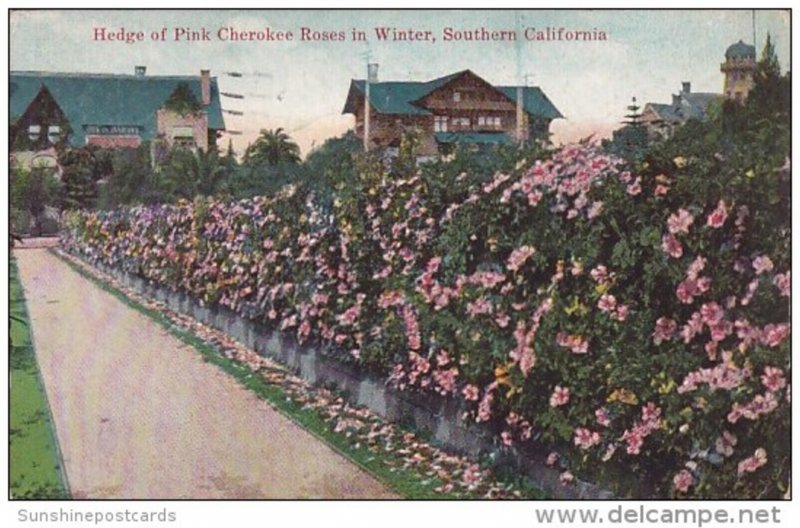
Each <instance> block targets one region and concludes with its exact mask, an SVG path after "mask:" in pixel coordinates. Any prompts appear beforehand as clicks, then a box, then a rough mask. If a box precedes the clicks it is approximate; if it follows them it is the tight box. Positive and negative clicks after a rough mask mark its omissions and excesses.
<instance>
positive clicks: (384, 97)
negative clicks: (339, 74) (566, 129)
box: [342, 70, 563, 119]
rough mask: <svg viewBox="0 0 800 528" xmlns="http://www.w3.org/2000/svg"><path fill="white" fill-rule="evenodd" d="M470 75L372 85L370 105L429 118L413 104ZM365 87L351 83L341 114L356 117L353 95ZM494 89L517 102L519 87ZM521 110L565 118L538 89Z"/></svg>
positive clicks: (526, 93) (528, 92) (528, 93)
mask: <svg viewBox="0 0 800 528" xmlns="http://www.w3.org/2000/svg"><path fill="white" fill-rule="evenodd" d="M467 71H469V70H463V71H459V72H455V73H451V74H450V75H445V76H444V77H438V78H436V79H433V80H432V81H428V82H405V81H392V82H377V83H371V84H370V87H369V89H370V92H369V99H370V103H371V104H372V107H373V108H374V109H375V111H377V112H380V113H382V114H404V115H430V114H431V112H430V111H428V110H427V109H425V108H423V107H421V106H418V105H416V104H414V102H415V101H418V100H420V99H422V98H423V97H425V96H426V95H428V94H429V93H431V92H432V91H434V90H436V89H437V88H439V87H441V86H444V85H445V84H447V83H448V82H450V81H451V80H453V79H455V78H456V77H458V76H460V75H462V74H464V73H465V72H467ZM364 83H365V81H364V80H363V79H353V80H352V81H351V83H350V91H349V92H348V94H347V101H346V102H345V105H344V110H343V111H342V113H344V114H352V113H355V98H354V97H353V95H354V93H358V94H363V93H364ZM495 88H496V89H498V90H499V91H501V92H502V93H503V95H505V96H506V97H508V98H509V99H511V100H512V101H515V102H516V100H517V87H516V86H496V87H495ZM522 106H523V108H524V109H525V111H526V112H528V113H529V114H531V115H533V116H536V117H542V118H545V119H556V118H560V117H563V116H562V115H561V112H559V111H558V109H557V108H556V107H555V105H553V103H552V102H550V99H548V98H547V96H546V95H545V94H544V92H543V91H542V90H541V89H540V88H538V87H536V86H528V87H525V88H524V89H523V104H522Z"/></svg>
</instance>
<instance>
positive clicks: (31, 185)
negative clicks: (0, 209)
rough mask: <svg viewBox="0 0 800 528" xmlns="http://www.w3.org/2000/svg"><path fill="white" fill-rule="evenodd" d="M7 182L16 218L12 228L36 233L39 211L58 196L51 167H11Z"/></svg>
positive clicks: (49, 204) (40, 223)
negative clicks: (9, 180)
mask: <svg viewBox="0 0 800 528" xmlns="http://www.w3.org/2000/svg"><path fill="white" fill-rule="evenodd" d="M10 184H11V185H10V198H11V210H12V217H16V220H17V221H16V222H15V223H16V225H14V229H15V230H18V231H19V232H25V231H28V230H29V231H30V233H31V234H34V235H38V234H39V233H40V232H41V227H42V223H43V222H42V215H44V213H45V210H46V208H47V207H48V206H52V205H55V203H56V199H57V197H58V190H59V183H58V180H57V179H56V177H55V175H54V174H53V171H52V169H50V168H46V167H34V168H32V169H31V170H26V169H23V168H21V167H14V168H13V170H12V171H11V182H10Z"/></svg>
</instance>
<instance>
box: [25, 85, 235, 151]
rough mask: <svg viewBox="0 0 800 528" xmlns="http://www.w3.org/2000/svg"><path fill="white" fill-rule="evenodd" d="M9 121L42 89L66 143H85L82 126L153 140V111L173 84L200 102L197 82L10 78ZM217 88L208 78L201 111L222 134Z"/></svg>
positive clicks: (154, 112) (167, 94)
mask: <svg viewBox="0 0 800 528" xmlns="http://www.w3.org/2000/svg"><path fill="white" fill-rule="evenodd" d="M10 77H11V78H10V85H9V118H10V120H11V121H12V122H13V121H15V120H16V119H17V118H19V117H20V116H21V115H22V114H23V113H24V112H25V110H26V109H27V108H28V105H30V104H31V102H32V101H33V99H34V97H36V95H37V94H38V93H39V90H41V88H42V86H46V87H47V89H48V91H49V92H50V94H51V95H52V96H53V98H54V99H55V100H56V102H57V103H58V106H59V107H60V108H61V110H62V111H63V112H64V115H65V116H66V118H67V120H68V121H69V123H70V126H71V127H72V135H71V136H70V142H71V143H72V144H73V145H75V146H80V145H84V144H85V143H86V138H85V129H84V126H86V125H120V126H137V127H140V129H141V132H140V134H141V136H142V138H143V139H152V138H153V137H155V135H156V110H157V109H158V108H160V107H161V106H162V105H163V104H164V102H165V101H166V100H167V98H168V97H169V96H170V95H171V94H172V92H173V91H174V90H175V87H176V86H178V84H179V83H182V82H183V83H186V84H188V85H189V88H191V90H192V93H193V94H194V96H195V97H196V98H197V100H198V101H201V92H200V77H199V76H150V75H141V76H139V75H109V74H90V73H49V72H11V75H10ZM219 97H220V96H219V88H218V87H217V79H216V77H212V78H211V104H210V105H208V106H207V107H205V111H206V112H207V114H208V126H209V128H211V129H216V130H223V129H224V128H225V122H224V121H223V118H222V108H221V105H220V98H219Z"/></svg>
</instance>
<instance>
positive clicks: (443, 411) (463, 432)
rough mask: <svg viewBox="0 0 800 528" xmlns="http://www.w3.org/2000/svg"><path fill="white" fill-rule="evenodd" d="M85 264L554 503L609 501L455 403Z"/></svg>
mask: <svg viewBox="0 0 800 528" xmlns="http://www.w3.org/2000/svg"><path fill="white" fill-rule="evenodd" d="M79 257H80V256H79ZM90 264H91V263H90ZM91 265H93V266H94V267H96V268H98V269H100V270H101V271H103V272H104V273H107V274H109V275H111V276H113V277H114V278H115V279H117V280H118V281H119V282H120V283H122V284H124V285H125V286H127V287H128V288H131V289H133V290H134V291H136V292H138V293H140V294H142V295H145V296H146V297H149V298H151V299H156V300H158V301H160V302H163V303H164V304H166V305H167V306H168V307H169V308H170V309H171V310H173V311H175V312H179V313H182V314H184V315H187V316H190V317H192V318H194V319H196V320H197V321H199V322H201V323H203V324H205V325H208V326H211V327H213V328H216V329H217V330H220V331H222V332H225V333H226V334H228V335H229V336H231V337H232V338H234V339H236V340H237V341H239V342H240V343H242V344H244V345H245V346H247V347H248V348H251V349H253V350H255V351H256V352H258V353H259V354H261V355H262V356H264V357H269V358H271V359H274V360H276V361H277V362H279V363H281V364H282V365H284V366H286V367H289V368H291V369H292V370H293V371H294V372H296V373H297V374H298V375H299V376H300V377H301V378H303V379H304V380H306V381H308V382H310V383H314V384H320V383H333V384H335V385H336V386H337V388H339V389H340V390H342V391H344V392H345V393H346V395H347V397H348V398H349V400H350V402H351V403H353V404H357V405H363V406H366V407H368V408H370V409H371V410H372V411H374V412H376V413H377V414H379V415H380V416H382V417H384V418H385V419H387V420H389V421H392V422H398V423H401V424H404V425H409V426H411V427H413V428H414V429H416V430H417V431H420V432H423V433H426V434H429V435H430V437H431V438H432V439H433V440H434V441H435V443H437V444H439V445H442V446H444V447H447V448H449V449H453V450H455V451H458V452H461V453H466V454H469V455H473V456H475V455H489V456H491V457H492V458H494V459H495V460H496V461H497V462H498V463H500V464H503V465H511V466H513V467H515V468H516V470H517V471H519V472H522V473H524V474H526V475H527V476H528V477H529V478H531V480H532V481H533V482H535V483H536V484H537V485H538V486H540V487H542V488H543V489H545V490H547V491H548V493H549V494H550V495H551V496H553V497H555V498H559V499H577V498H580V499H610V498H613V495H612V494H611V493H610V492H608V491H605V490H603V489H601V488H599V487H598V486H596V485H594V484H590V483H586V482H578V481H576V482H575V484H573V485H569V486H564V485H561V484H560V483H559V474H560V473H559V472H558V471H557V470H555V469H553V468H549V467H546V466H545V465H544V464H543V460H544V457H545V456H546V453H542V452H540V451H536V450H533V449H531V450H528V449H525V450H522V449H519V450H513V451H512V452H509V450H501V449H499V448H498V446H497V445H496V442H495V438H496V437H495V435H494V434H493V433H492V432H491V431H490V430H489V429H488V428H487V427H485V426H482V425H480V424H469V425H468V424H466V423H464V422H463V421H462V420H461V415H462V414H463V412H464V411H465V408H464V407H463V406H462V405H461V403H460V401H458V400H455V399H453V398H443V397H440V396H438V395H434V394H419V393H412V392H404V391H398V390H395V389H393V388H391V387H388V386H387V385H386V384H385V383H384V382H383V380H382V379H381V378H378V377H376V376H374V375H370V374H365V373H364V372H361V371H358V370H356V369H354V368H352V367H350V366H348V365H345V364H343V363H341V362H338V361H336V360H334V359H332V358H330V357H326V356H325V355H324V354H322V353H320V350H321V345H319V344H311V345H301V344H299V343H298V342H297V340H296V339H294V337H293V336H291V335H288V334H285V333H282V332H280V331H277V330H272V329H269V328H267V327H265V326H264V325H262V324H260V323H257V322H255V321H251V320H247V319H244V318H243V317H241V316H240V315H238V314H236V313H235V312H233V311H232V310H229V309H227V308H225V307H219V306H215V307H208V306H203V305H202V304H200V302H199V301H198V300H197V299H195V298H193V297H191V296H190V295H188V294H186V293H183V292H175V291H172V290H170V289H169V288H166V287H163V286H160V285H158V284H156V283H153V282H149V281H147V280H145V279H143V278H141V277H138V276H136V275H133V274H131V273H127V272H125V271H122V270H119V269H116V268H112V267H109V266H105V265H98V264H91Z"/></svg>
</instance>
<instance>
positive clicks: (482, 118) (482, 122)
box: [478, 116, 486, 126]
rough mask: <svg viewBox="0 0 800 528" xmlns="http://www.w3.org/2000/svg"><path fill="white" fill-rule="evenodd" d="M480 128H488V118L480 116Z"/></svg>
mask: <svg viewBox="0 0 800 528" xmlns="http://www.w3.org/2000/svg"><path fill="white" fill-rule="evenodd" d="M478 126H486V118H485V117H484V116H478Z"/></svg>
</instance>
